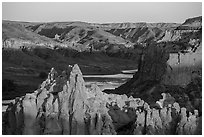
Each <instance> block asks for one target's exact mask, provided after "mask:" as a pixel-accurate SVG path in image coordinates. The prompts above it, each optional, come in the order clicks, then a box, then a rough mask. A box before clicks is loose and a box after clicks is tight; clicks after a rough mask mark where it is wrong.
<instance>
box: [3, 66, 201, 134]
mask: <svg viewBox="0 0 204 137" xmlns="http://www.w3.org/2000/svg"><path fill="white" fill-rule="evenodd" d="M162 96H163V98H161V99H160V100H158V101H157V103H156V104H157V106H155V107H150V105H149V104H148V103H146V102H145V101H143V100H142V99H140V98H133V97H132V96H130V97H128V96H127V95H125V94H124V95H117V94H106V93H104V92H102V91H100V88H99V87H98V86H97V85H92V87H91V88H90V89H87V88H86V87H85V82H84V80H83V77H82V73H81V71H80V69H79V67H78V65H74V66H73V67H68V69H67V70H65V71H63V72H62V74H61V75H59V74H58V73H57V72H56V71H55V70H54V68H52V69H51V71H50V73H49V75H48V78H47V79H46V80H45V81H44V82H43V83H42V84H41V87H40V88H39V89H38V90H36V91H35V92H34V93H32V94H26V95H25V96H23V97H21V98H16V100H15V103H11V104H10V105H9V107H8V109H7V110H6V112H5V114H3V134H27V135H30V134H32V135H35V134H55V135H56V134H70V135H76V134H77V135H79V134H82V135H86V134H95V135H115V134H201V132H202V128H201V125H202V124H201V117H200V116H199V115H198V111H197V110H194V113H191V112H188V111H187V110H186V108H181V107H180V106H179V104H178V103H177V102H175V99H174V98H173V97H172V96H171V95H170V94H167V93H163V94H162Z"/></svg>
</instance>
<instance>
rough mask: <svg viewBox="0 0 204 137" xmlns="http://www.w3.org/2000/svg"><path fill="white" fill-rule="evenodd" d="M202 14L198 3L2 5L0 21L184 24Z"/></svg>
mask: <svg viewBox="0 0 204 137" xmlns="http://www.w3.org/2000/svg"><path fill="white" fill-rule="evenodd" d="M201 15H202V3H201V2H164V3H162V2H159V3H158V2H152V3H150V2H144V3H142V2H106V3H105V2H96V3H93V2H92V3H91V2H84V3H83V2H77V3H73V2H16V3H15V2H3V3H2V18H3V20H13V21H28V22H54V21H57V22H61V21H82V22H90V23H122V22H148V23H154V22H169V23H183V22H184V21H185V20H186V19H187V18H192V17H196V16H201Z"/></svg>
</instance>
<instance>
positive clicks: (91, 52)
mask: <svg viewBox="0 0 204 137" xmlns="http://www.w3.org/2000/svg"><path fill="white" fill-rule="evenodd" d="M201 24H202V18H201V17H196V18H191V19H187V20H186V21H185V22H184V23H183V24H176V23H145V22H142V23H107V24H96V23H86V22H50V23H43V22H40V23H32V22H16V21H5V20H3V21H2V49H3V50H2V70H3V73H2V79H3V80H5V82H6V84H5V83H4V82H3V84H5V85H6V86H5V89H6V90H8V89H9V88H8V87H7V84H8V81H10V82H13V83H14V84H15V85H16V89H15V90H13V92H14V93H15V94H19V93H18V92H21V94H23V93H25V92H28V91H32V90H34V89H36V88H37V87H38V84H39V83H40V82H42V79H43V78H42V77H41V76H42V75H41V74H43V73H47V72H48V70H49V69H50V68H51V67H55V68H56V70H57V71H62V70H64V69H65V68H66V67H67V64H76V63H77V64H79V66H80V68H81V70H82V71H83V73H84V74H116V73H120V72H121V70H128V69H130V70H131V69H136V68H137V66H138V61H139V59H140V55H141V53H142V52H143V49H144V46H145V45H146V44H148V43H156V45H163V46H164V47H165V50H167V51H168V52H171V53H177V52H187V51H189V50H196V49H197V47H198V45H201V44H200V43H201V41H202V26H201ZM184 26H185V27H184ZM192 26H193V27H192ZM14 93H8V92H7V91H5V93H3V95H4V96H3V97H5V98H7V97H9V96H10V95H11V94H13V95H14Z"/></svg>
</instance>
